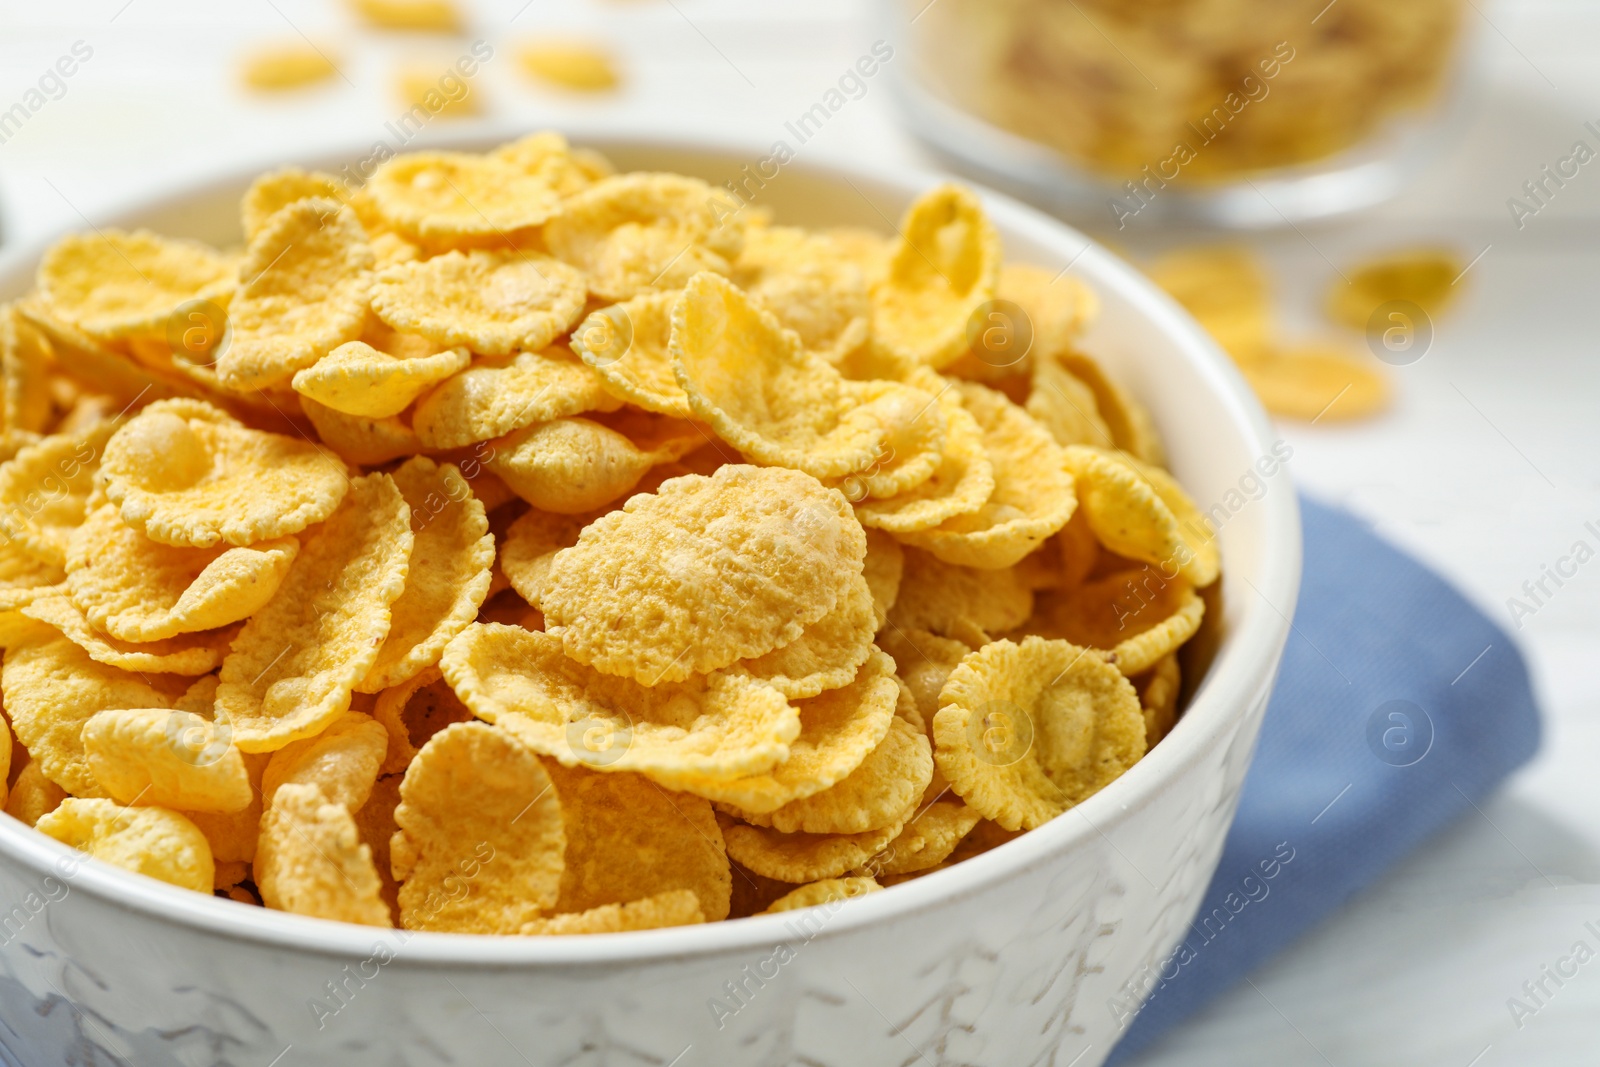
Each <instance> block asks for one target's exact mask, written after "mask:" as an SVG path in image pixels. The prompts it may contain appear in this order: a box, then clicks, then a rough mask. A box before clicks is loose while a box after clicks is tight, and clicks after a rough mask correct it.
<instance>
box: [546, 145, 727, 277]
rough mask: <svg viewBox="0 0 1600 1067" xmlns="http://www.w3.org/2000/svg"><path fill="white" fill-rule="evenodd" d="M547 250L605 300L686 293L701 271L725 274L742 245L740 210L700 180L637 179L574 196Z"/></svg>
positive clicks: (606, 182) (624, 177) (643, 175)
mask: <svg viewBox="0 0 1600 1067" xmlns="http://www.w3.org/2000/svg"><path fill="white" fill-rule="evenodd" d="M544 240H545V245H546V246H547V247H548V248H549V249H550V251H551V253H552V254H553V255H555V256H556V257H557V258H558V259H562V260H565V261H566V262H568V263H570V264H572V265H573V266H575V267H577V268H579V269H580V270H582V271H583V272H584V273H585V274H586V275H587V276H588V279H589V291H590V292H591V293H593V294H594V295H595V296H596V297H598V298H600V299H601V300H603V301H611V302H615V301H619V300H627V299H628V298H630V297H634V296H638V295H639V294H640V293H645V292H651V291H658V290H663V289H681V288H683V286H684V285H685V284H686V283H687V282H688V281H689V279H690V278H692V277H693V276H694V275H696V274H698V273H700V272H701V271H712V272H715V273H717V274H727V273H728V271H729V270H730V269H731V261H732V260H733V259H734V258H735V257H737V256H738V254H739V249H740V248H741V247H742V245H743V241H744V232H743V224H742V220H740V219H739V204H738V202H737V201H736V200H734V198H733V195H732V194H731V193H728V192H725V191H723V190H720V189H716V188H713V187H712V186H710V185H707V184H706V183H705V182H703V181H700V180H699V179H698V178H688V177H684V176H683V175H679V174H653V173H647V172H639V173H634V174H620V175H617V176H616V177H611V178H603V179H601V180H600V181H597V182H595V183H594V184H593V185H591V186H589V187H588V188H587V189H584V190H582V191H581V192H579V193H576V194H575V195H573V196H570V197H568V198H567V199H566V201H564V202H563V204H562V210H561V213H560V214H559V215H557V216H556V217H555V218H552V219H551V220H550V221H549V222H548V223H547V224H546V225H545V228H544Z"/></svg>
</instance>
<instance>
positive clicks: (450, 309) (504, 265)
mask: <svg viewBox="0 0 1600 1067" xmlns="http://www.w3.org/2000/svg"><path fill="white" fill-rule="evenodd" d="M583 302H584V281H583V275H582V274H581V273H579V272H578V271H577V270H575V269H573V268H572V267H569V266H568V265H567V264H565V263H563V262H561V261H560V260H558V259H551V258H550V257H549V256H540V255H534V254H530V253H526V252H498V251H489V250H486V249H473V250H471V251H467V252H460V251H450V252H446V253H445V254H443V255H439V256H434V257H433V258H432V259H427V260H421V261H418V262H413V263H401V264H397V265H395V266H392V267H388V268H386V269H384V270H383V271H380V272H379V274H378V277H377V282H376V284H375V285H374V286H373V290H372V310H373V311H375V312H377V314H378V317H379V318H381V319H382V320H383V321H384V322H386V323H388V324H389V325H390V326H392V327H394V328H395V329H397V330H408V331H411V332H413V333H418V334H421V335H422V336H424V337H427V338H429V339H431V340H433V341H436V342H438V343H439V344H442V345H461V346H464V347H466V348H469V349H471V350H472V351H474V352H480V353H482V354H483V355H486V356H505V355H510V354H511V353H512V352H518V351H529V352H532V351H538V350H539V349H541V348H544V347H545V346H547V345H549V344H550V343H551V342H552V341H554V340H556V339H557V338H559V337H561V335H562V334H564V333H566V332H567V330H568V328H569V327H571V326H572V324H573V323H575V322H577V321H578V317H579V316H580V315H582V314H583ZM356 414H361V413H360V412H357V413H356ZM390 414H394V412H390Z"/></svg>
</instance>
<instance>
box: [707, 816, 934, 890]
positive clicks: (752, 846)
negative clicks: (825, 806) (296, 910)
mask: <svg viewBox="0 0 1600 1067" xmlns="http://www.w3.org/2000/svg"><path fill="white" fill-rule="evenodd" d="M913 814H915V809H908V810H906V811H903V812H901V813H900V814H899V816H898V817H897V818H896V819H895V820H894V821H893V822H892V823H890V824H889V825H888V826H885V827H884V828H883V829H881V830H869V831H867V832H866V833H861V834H785V833H779V832H778V831H777V830H768V829H765V828H762V827H759V826H749V825H746V824H744V823H740V822H734V821H733V820H732V819H730V818H728V817H727V816H726V815H719V816H718V821H719V822H721V823H722V837H723V840H725V841H726V842H727V844H728V855H729V856H730V857H732V858H733V859H734V860H736V861H738V862H739V863H741V864H743V865H744V866H746V867H748V868H750V869H751V870H752V871H755V872H756V873H757V874H759V875H763V876H764V877H767V878H775V879H777V880H778V881H780V882H791V883H804V882H817V881H821V880H822V879H825V878H838V877H840V876H841V875H843V874H845V873H846V872H847V871H853V870H855V869H856V868H858V867H860V866H861V865H862V864H864V863H866V862H867V861H868V860H869V859H871V858H872V857H873V856H874V855H876V854H877V853H878V852H879V851H881V850H882V849H883V847H884V846H885V845H887V844H888V843H889V842H890V841H893V840H894V839H895V838H896V837H898V836H900V830H901V829H902V828H903V827H904V826H905V824H906V822H907V821H908V820H909V819H910V818H911V816H912V815H913Z"/></svg>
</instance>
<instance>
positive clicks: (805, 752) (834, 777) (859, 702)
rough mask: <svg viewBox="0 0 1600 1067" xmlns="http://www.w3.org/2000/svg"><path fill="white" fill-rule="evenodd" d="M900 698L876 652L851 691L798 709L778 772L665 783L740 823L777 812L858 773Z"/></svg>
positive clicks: (684, 776) (687, 777)
mask: <svg viewBox="0 0 1600 1067" xmlns="http://www.w3.org/2000/svg"><path fill="white" fill-rule="evenodd" d="M898 695H899V686H898V685H896V684H895V682H894V663H893V661H892V660H890V659H889V657H887V656H885V655H884V654H883V653H881V652H878V653H876V654H875V655H874V656H873V657H872V658H871V659H869V660H868V661H867V663H866V664H865V665H863V666H862V667H861V669H860V670H859V671H857V672H856V673H855V677H854V678H853V679H852V680H851V681H850V683H849V684H848V685H845V686H843V687H842V688H839V689H832V690H828V691H827V692H824V693H822V694H820V695H818V696H815V697H812V698H810V699H806V700H799V701H797V702H796V703H795V707H796V708H797V709H798V711H799V718H800V734H799V736H798V737H796V738H794V739H793V741H792V742H791V743H790V745H789V755H788V758H787V759H785V760H784V761H783V762H782V763H780V764H778V765H777V766H775V767H773V768H771V769H770V770H767V771H765V772H764V773H760V774H752V775H749V776H746V777H740V778H732V779H729V778H726V777H723V778H716V777H712V776H708V775H697V774H693V773H680V774H675V775H667V776H664V777H663V778H662V780H663V781H664V782H666V784H668V785H670V786H672V787H673V788H675V789H680V790H683V791H684V792H688V793H694V794H695V795H697V796H703V797H706V798H707V799H709V800H714V801H716V802H717V803H718V804H720V805H725V806H727V807H729V808H732V809H735V811H734V814H737V815H739V816H740V817H741V818H743V817H744V816H745V814H746V813H752V814H757V815H759V814H764V813H766V812H770V811H774V810H776V809H778V808H780V807H782V806H783V805H785V804H789V803H792V802H794V801H798V800H801V799H803V798H805V797H808V796H811V795H812V794H814V793H820V792H821V791H823V790H824V789H827V788H828V787H829V786H831V785H833V784H834V783H835V782H839V781H842V780H843V779H844V778H845V777H846V776H847V775H849V774H850V773H851V772H852V771H854V770H855V769H856V768H857V767H859V766H860V765H861V762H862V760H864V759H866V758H867V756H868V754H869V753H870V752H872V751H873V749H875V748H877V747H878V745H879V743H880V742H881V741H882V740H883V738H884V735H885V734H886V733H888V731H889V722H890V720H891V719H892V718H893V717H894V706H895V701H896V699H897V697H898Z"/></svg>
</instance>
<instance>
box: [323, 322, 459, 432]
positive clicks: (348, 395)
mask: <svg viewBox="0 0 1600 1067" xmlns="http://www.w3.org/2000/svg"><path fill="white" fill-rule="evenodd" d="M471 362H472V355H471V353H469V352H468V351H467V350H466V349H464V348H451V349H447V350H445V351H443V352H436V353H433V354H431V355H426V356H419V357H417V358H415V359H398V358H396V357H394V356H391V355H389V354H388V353H387V352H380V351H379V350H378V349H376V348H373V347H372V346H371V345H369V344H367V343H366V342H365V341H348V342H346V343H345V344H342V345H340V346H339V347H338V348H335V349H334V350H333V351H332V352H329V353H328V354H327V355H325V356H323V357H322V358H321V359H319V360H317V362H316V363H315V364H314V365H313V366H310V367H307V368H306V369H305V370H303V371H297V372H296V373H295V376H294V380H293V384H294V391H295V392H297V393H299V394H300V395H301V396H308V397H310V398H311V399H312V400H315V401H316V402H317V403H319V404H322V405H324V406H325V407H330V408H333V409H334V410H335V411H339V412H342V413H344V414H346V415H361V416H365V417H366V418H369V419H384V418H388V417H389V416H391V415H398V414H400V413H401V412H402V411H404V410H405V409H406V408H408V407H410V406H411V402H412V401H413V400H415V399H417V397H419V396H421V395H422V394H423V393H425V392H427V391H428V390H429V389H430V388H432V387H433V386H435V385H437V384H439V383H440V382H442V381H444V380H445V379H446V378H449V377H450V376H451V375H453V374H456V373H457V372H459V371H463V370H466V369H467V365H468V364H469V363H471Z"/></svg>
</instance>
